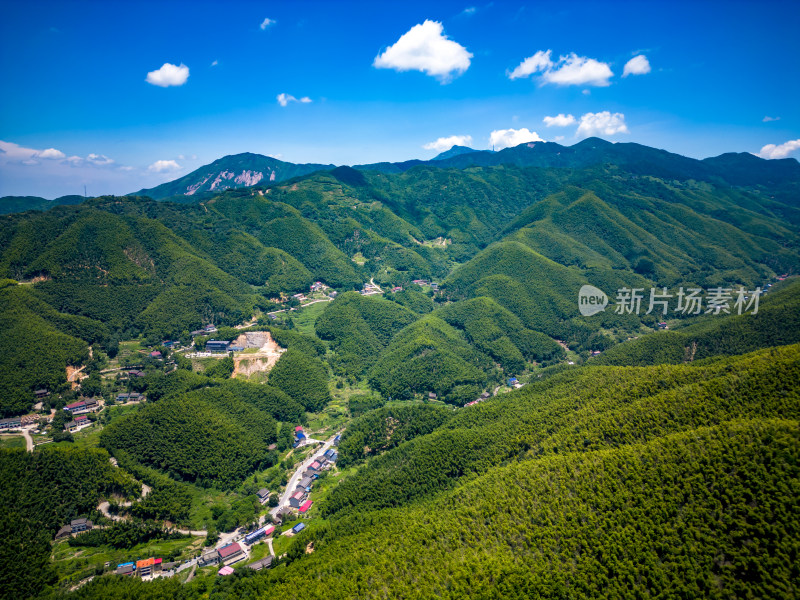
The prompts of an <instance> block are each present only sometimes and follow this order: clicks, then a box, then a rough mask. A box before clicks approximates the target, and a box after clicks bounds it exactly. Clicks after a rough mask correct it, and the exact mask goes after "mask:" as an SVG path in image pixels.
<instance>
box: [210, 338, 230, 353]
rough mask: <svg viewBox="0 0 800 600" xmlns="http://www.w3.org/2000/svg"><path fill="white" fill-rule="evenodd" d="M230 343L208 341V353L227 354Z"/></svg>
mask: <svg viewBox="0 0 800 600" xmlns="http://www.w3.org/2000/svg"><path fill="white" fill-rule="evenodd" d="M230 345H231V343H230V342H226V341H224V340H208V341H207V342H206V352H227V351H228V346H230Z"/></svg>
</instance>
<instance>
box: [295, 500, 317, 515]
mask: <svg viewBox="0 0 800 600" xmlns="http://www.w3.org/2000/svg"><path fill="white" fill-rule="evenodd" d="M313 504H314V503H313V502H312V501H311V500H306V501H305V502H304V503H303V504H301V505H300V508H299V509H298V510H299V511H300V514H305V513H306V512H308V509H309V508H311V506H312V505H313Z"/></svg>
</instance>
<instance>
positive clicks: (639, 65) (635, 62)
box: [622, 54, 650, 77]
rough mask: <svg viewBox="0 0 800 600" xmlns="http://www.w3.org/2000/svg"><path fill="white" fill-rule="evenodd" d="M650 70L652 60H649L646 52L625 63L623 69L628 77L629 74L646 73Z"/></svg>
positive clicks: (624, 74) (623, 74)
mask: <svg viewBox="0 0 800 600" xmlns="http://www.w3.org/2000/svg"><path fill="white" fill-rule="evenodd" d="M649 72H650V61H648V60H647V57H646V56H645V55H644V54H640V55H638V56H634V57H633V58H632V59H630V60H629V61H628V62H626V63H625V67H624V68H623V69H622V76H623V77H627V76H628V75H644V74H645V73H649Z"/></svg>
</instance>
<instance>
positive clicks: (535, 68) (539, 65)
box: [508, 50, 553, 79]
mask: <svg viewBox="0 0 800 600" xmlns="http://www.w3.org/2000/svg"><path fill="white" fill-rule="evenodd" d="M551 53H552V50H546V51H545V50H539V51H538V52H537V53H536V54H534V55H533V56H529V57H528V58H526V59H525V60H523V61H522V62H521V63H519V65H517V68H516V69H514V70H513V71H511V73H509V74H508V78H509V79H520V78H521V77H530V76H531V75H533V74H534V73H538V72H539V71H546V70H547V69H550V68H551V67H552V66H553V61H552V60H550V54H551Z"/></svg>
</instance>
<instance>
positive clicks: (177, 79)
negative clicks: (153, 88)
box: [145, 63, 189, 87]
mask: <svg viewBox="0 0 800 600" xmlns="http://www.w3.org/2000/svg"><path fill="white" fill-rule="evenodd" d="M187 79H189V67H187V66H186V65H185V64H183V63H181V64H180V66H176V65H173V64H171V63H164V65H163V66H162V67H161V68H160V69H157V70H155V71H150V72H149V73H148V74H147V78H146V79H145V81H146V82H147V83H150V84H153V85H157V86H158V87H170V86H179V85H183V84H184V83H186V80H187Z"/></svg>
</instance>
